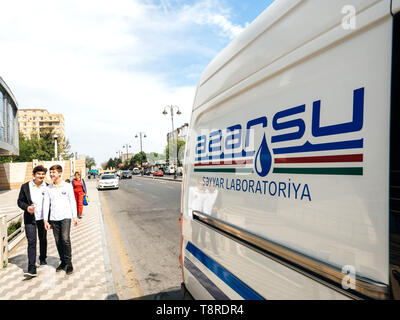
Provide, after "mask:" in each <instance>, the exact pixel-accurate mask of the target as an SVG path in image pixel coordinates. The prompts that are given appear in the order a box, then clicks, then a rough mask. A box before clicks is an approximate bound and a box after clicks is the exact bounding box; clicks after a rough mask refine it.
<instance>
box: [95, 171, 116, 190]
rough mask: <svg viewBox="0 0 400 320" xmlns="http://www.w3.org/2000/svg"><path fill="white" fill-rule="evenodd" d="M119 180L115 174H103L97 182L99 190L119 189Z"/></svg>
mask: <svg viewBox="0 0 400 320" xmlns="http://www.w3.org/2000/svg"><path fill="white" fill-rule="evenodd" d="M118 188H119V179H118V177H117V176H116V175H115V174H103V175H101V177H100V179H99V180H98V182H97V189H98V190H102V189H118Z"/></svg>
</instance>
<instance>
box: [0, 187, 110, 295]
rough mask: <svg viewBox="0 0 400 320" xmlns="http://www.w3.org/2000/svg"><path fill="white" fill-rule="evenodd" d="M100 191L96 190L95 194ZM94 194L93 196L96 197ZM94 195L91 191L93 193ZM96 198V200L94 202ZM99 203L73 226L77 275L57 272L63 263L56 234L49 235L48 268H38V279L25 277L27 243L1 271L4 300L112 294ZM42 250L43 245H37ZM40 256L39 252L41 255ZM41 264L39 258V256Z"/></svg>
mask: <svg viewBox="0 0 400 320" xmlns="http://www.w3.org/2000/svg"><path fill="white" fill-rule="evenodd" d="M94 192H96V191H95V190H93V193H94ZM93 193H92V194H93ZM89 194H90V191H89ZM94 198H95V197H93V200H95V199H94ZM101 228H103V226H102V225H101V223H100V217H99V211H98V208H97V202H96V201H91V202H90V204H89V206H87V207H85V208H84V216H83V218H82V219H80V220H79V225H78V226H77V227H74V226H71V244H72V263H73V267H74V272H73V273H72V274H71V275H66V273H65V271H61V272H57V273H56V268H57V266H58V265H59V263H60V260H59V256H58V252H57V248H56V246H55V241H54V236H53V231H52V230H50V231H49V232H48V233H47V241H48V248H47V257H48V258H47V265H45V266H40V267H38V268H37V272H38V276H37V277H35V278H25V277H24V276H23V274H24V272H25V271H27V269H28V258H27V244H26V241H24V242H23V243H22V244H21V245H20V246H19V247H18V248H17V249H16V250H15V252H14V253H13V254H12V256H10V257H9V261H8V266H7V267H6V268H4V269H1V270H0V300H104V299H106V298H107V297H108V295H109V293H108V292H107V291H108V287H107V278H106V268H105V264H104V253H103V245H102V229H101ZM37 247H38V248H37V249H38V251H39V243H38V245H37ZM38 253H39V252H38ZM37 262H39V257H37Z"/></svg>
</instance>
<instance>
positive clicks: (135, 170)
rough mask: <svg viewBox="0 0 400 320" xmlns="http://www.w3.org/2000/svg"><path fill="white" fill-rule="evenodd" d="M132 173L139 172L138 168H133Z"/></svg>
mask: <svg viewBox="0 0 400 320" xmlns="http://www.w3.org/2000/svg"><path fill="white" fill-rule="evenodd" d="M132 174H140V170H139V168H133V170H132Z"/></svg>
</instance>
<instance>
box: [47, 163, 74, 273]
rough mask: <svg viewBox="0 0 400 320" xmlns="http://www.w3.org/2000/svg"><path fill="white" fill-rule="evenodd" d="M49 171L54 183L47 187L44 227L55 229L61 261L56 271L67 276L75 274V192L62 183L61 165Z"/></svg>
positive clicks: (69, 185) (67, 184)
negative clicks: (73, 232)
mask: <svg viewBox="0 0 400 320" xmlns="http://www.w3.org/2000/svg"><path fill="white" fill-rule="evenodd" d="M49 171H50V178H51V180H52V181H53V183H52V184H50V185H48V186H47V188H46V192H45V195H44V204H43V213H44V225H45V228H46V230H50V229H53V234H54V239H55V241H56V246H57V250H58V254H59V256H60V260H61V263H60V265H59V266H58V267H57V269H56V271H57V272H58V271H61V270H65V271H66V273H67V274H71V273H72V272H73V267H72V250H71V239H70V231H71V221H72V220H73V222H74V225H75V226H77V225H78V215H77V211H76V201H75V196H74V191H73V189H72V186H71V184H69V183H65V182H64V181H62V179H61V176H62V167H61V166H60V165H54V166H52V167H51V168H50V170H49ZM50 207H51V211H50ZM49 211H50V215H49ZM47 219H48V220H47Z"/></svg>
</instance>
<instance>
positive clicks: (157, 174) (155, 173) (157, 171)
mask: <svg viewBox="0 0 400 320" xmlns="http://www.w3.org/2000/svg"><path fill="white" fill-rule="evenodd" d="M153 176H155V177H163V176H164V171H162V170H156V171H154V173H153Z"/></svg>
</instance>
